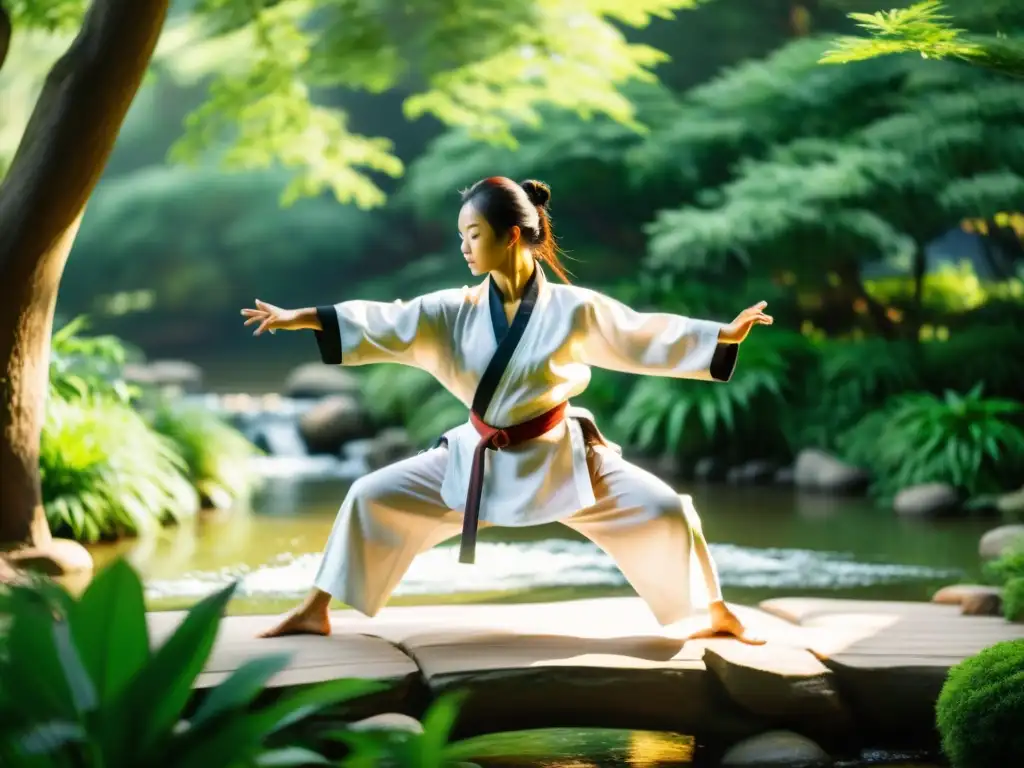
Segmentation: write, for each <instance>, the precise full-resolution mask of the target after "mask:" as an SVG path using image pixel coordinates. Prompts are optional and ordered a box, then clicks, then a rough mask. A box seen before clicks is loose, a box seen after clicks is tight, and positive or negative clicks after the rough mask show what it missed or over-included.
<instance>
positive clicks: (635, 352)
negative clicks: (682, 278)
mask: <svg viewBox="0 0 1024 768" xmlns="http://www.w3.org/2000/svg"><path fill="white" fill-rule="evenodd" d="M580 311H581V313H582V321H581V325H582V334H581V337H582V343H581V345H580V347H581V350H582V358H583V360H582V362H584V363H585V364H587V365H590V366H593V367H595V368H606V369H608V370H612V371H621V372H623V373H636V374H644V375H651V376H670V377H674V378H684V379H702V380H705V381H729V379H731V378H732V374H733V371H734V370H735V368H736V359H737V354H738V352H739V350H738V347H739V345H738V344H722V343H720V342H719V341H718V332H719V330H720V329H721V328H722V327H723V326H724V325H725V324H724V323H718V322H714V321H711V320H697V319H694V318H689V317H683V316H682V315H673V314H669V313H666V312H637V311H636V310H634V309H631V308H630V307H628V306H626V305H625V304H623V303H621V302H619V301H617V300H615V299H612V298H611V297H609V296H605V295H603V294H601V293H598V292H596V291H587V292H586V298H585V300H584V301H583V303H582V305H581V308H580Z"/></svg>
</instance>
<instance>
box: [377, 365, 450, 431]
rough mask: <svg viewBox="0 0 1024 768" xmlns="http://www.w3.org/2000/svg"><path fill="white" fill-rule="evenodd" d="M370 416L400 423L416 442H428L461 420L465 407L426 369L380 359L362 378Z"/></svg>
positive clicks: (379, 419) (383, 421) (390, 422)
mask: <svg viewBox="0 0 1024 768" xmlns="http://www.w3.org/2000/svg"><path fill="white" fill-rule="evenodd" d="M363 392H364V399H365V402H366V403H367V405H368V407H369V409H370V415H371V417H372V418H373V419H374V420H375V421H377V422H380V423H383V424H401V425H402V426H404V427H405V428H406V430H407V431H408V432H409V437H410V438H411V439H412V441H413V442H414V443H416V444H420V445H428V444H430V443H432V442H433V441H434V440H435V439H436V438H437V437H439V436H440V435H441V433H443V432H445V431H446V430H448V429H451V428H452V427H454V426H457V425H459V424H462V423H463V422H465V420H466V418H467V415H468V413H469V409H468V408H467V407H466V406H465V405H463V404H462V403H461V402H459V400H458V399H457V398H456V397H455V396H454V395H452V394H451V393H450V392H449V391H448V390H446V389H444V388H443V387H442V386H441V384H440V382H438V381H437V379H435V378H434V377H433V376H431V375H430V374H429V373H427V372H426V371H423V370H420V369H419V368H412V367H410V366H407V365H396V364H393V363H384V364H381V365H376V366H374V367H373V368H372V369H371V370H370V371H369V372H368V373H366V374H365V376H364V378H363Z"/></svg>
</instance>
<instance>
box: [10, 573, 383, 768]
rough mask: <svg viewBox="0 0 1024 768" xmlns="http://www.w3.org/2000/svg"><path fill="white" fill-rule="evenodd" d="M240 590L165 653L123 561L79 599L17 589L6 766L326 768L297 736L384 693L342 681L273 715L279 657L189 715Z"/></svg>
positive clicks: (244, 672)
mask: <svg viewBox="0 0 1024 768" xmlns="http://www.w3.org/2000/svg"><path fill="white" fill-rule="evenodd" d="M234 590H235V585H232V586H230V587H227V588H226V589H223V590H221V591H219V592H217V593H215V594H213V595H210V596H209V597H207V598H205V599H204V600H202V601H200V602H199V603H198V604H196V605H195V606H194V607H193V608H192V609H191V610H189V612H188V615H187V616H186V617H185V620H184V621H183V622H182V623H181V624H180V625H179V626H178V628H177V629H176V630H175V631H174V633H173V634H172V635H171V636H170V637H169V638H167V640H165V641H164V642H163V643H162V644H161V645H160V646H159V647H157V648H155V649H153V648H151V644H150V636H149V630H148V628H147V625H146V614H145V605H144V602H143V590H142V584H141V582H140V580H139V578H138V576H137V575H136V574H135V572H134V571H133V570H132V569H131V568H130V567H129V566H128V565H127V564H125V563H124V562H123V561H118V562H116V563H115V564H113V565H112V566H110V567H108V568H107V569H105V570H104V571H102V572H101V573H100V574H99V575H97V577H96V578H95V579H94V580H93V582H92V584H91V585H90V586H89V588H88V589H87V590H86V591H85V593H84V594H83V595H82V597H81V598H80V599H78V600H75V599H72V598H71V597H70V596H69V595H68V594H67V593H65V592H64V591H63V590H62V589H60V588H59V587H52V586H45V585H43V586H16V587H12V588H11V589H10V590H9V592H8V593H7V594H6V595H5V596H4V597H3V602H2V604H0V613H7V614H9V615H10V617H11V619H10V626H9V629H8V633H7V637H6V648H5V655H4V658H3V660H2V662H0V669H2V674H0V680H2V681H3V682H2V684H0V712H2V715H3V716H2V717H0V749H5V750H6V751H7V754H6V755H3V756H4V757H5V758H6V759H10V760H11V761H12V764H14V765H19V766H25V768H31V767H32V766H39V767H40V768H44V767H45V768H51V767H54V768H55V767H56V766H64V765H67V766H72V765H74V766H90V768H101V766H102V768H117V766H125V768H127V767H128V766H136V765H146V766H153V768H158V767H160V766H167V767H170V766H195V765H202V766H208V767H209V768H217V766H225V767H226V766H257V765H276V766H289V765H296V766H297V765H308V764H326V762H327V761H326V760H325V759H324V758H323V757H321V756H320V755H319V754H317V753H314V752H312V751H310V750H308V749H305V748H303V747H301V746H299V745H298V744H295V743H294V742H292V743H290V741H291V740H290V739H289V737H288V735H287V734H288V728H289V726H292V725H293V724H295V723H296V722H297V721H299V720H301V719H302V718H305V717H308V716H309V715H311V714H313V713H315V712H317V711H319V710H322V709H324V708H325V707H328V706H331V705H335V704H339V703H341V702H344V701H347V700H350V699H353V698H356V697H359V696H365V695H367V694H369V693H373V692H375V691H377V690H380V688H381V686H380V685H379V684H377V683H372V682H369V681H362V680H338V681H334V682H330V683H324V684H321V685H318V686H315V687H309V688H306V689H304V690H300V691H298V692H296V693H293V694H290V695H286V696H284V697H281V698H279V699H277V700H276V701H274V702H273V703H271V704H267V705H262V706H261V705H260V704H259V702H258V701H257V697H258V695H259V694H260V693H261V692H262V691H263V689H264V687H265V685H266V683H267V681H268V680H269V679H270V677H271V676H273V675H274V674H276V673H277V672H279V671H280V670H282V669H283V668H284V667H285V666H286V665H287V663H288V660H289V657H288V655H282V654H274V655H269V656H264V657H260V658H256V659H252V660H250V661H248V662H246V663H244V664H243V665H241V666H240V667H239V668H238V669H237V670H235V671H234V672H233V673H232V674H231V675H230V676H229V677H228V678H227V679H226V680H225V681H224V682H222V683H220V684H219V685H217V686H215V687H214V688H212V689H211V690H210V691H209V692H208V693H207V694H206V696H205V697H204V698H203V700H202V702H201V703H200V704H199V706H198V707H197V708H195V710H194V711H193V712H191V713H187V708H188V704H189V701H190V699H191V698H192V693H193V687H194V685H195V682H196V677H197V676H198V675H199V674H200V673H201V672H202V670H203V667H204V665H205V664H206V662H207V660H208V658H209V656H210V652H211V651H212V649H213V644H214V639H215V637H216V634H217V628H218V626H219V624H220V620H221V616H222V614H223V611H224V608H225V606H226V605H227V603H228V601H229V600H230V598H231V595H232V593H233V592H234ZM0 754H2V753H0ZM6 759H5V764H6Z"/></svg>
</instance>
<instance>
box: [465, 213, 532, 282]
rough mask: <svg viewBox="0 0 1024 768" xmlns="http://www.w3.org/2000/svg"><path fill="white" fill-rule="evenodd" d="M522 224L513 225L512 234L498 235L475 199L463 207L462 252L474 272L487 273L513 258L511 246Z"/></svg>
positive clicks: (477, 273)
mask: <svg viewBox="0 0 1024 768" xmlns="http://www.w3.org/2000/svg"><path fill="white" fill-rule="evenodd" d="M518 234H519V228H518V227H513V228H512V231H511V232H510V233H509V234H506V235H504V236H498V235H497V234H495V232H494V230H493V229H491V225H490V224H488V223H487V219H485V218H484V217H483V216H481V215H480V213H479V212H478V211H477V209H476V208H475V207H474V206H473V203H472V201H470V202H468V203H466V204H465V205H463V206H462V210H461V211H459V237H460V238H461V239H462V255H463V257H464V258H465V259H466V264H468V265H469V271H470V272H472V273H473V275H474V276H479V275H486V274H487V273H488V272H492V271H494V270H496V269H500V268H502V267H505V266H506V265H508V264H509V263H510V262H511V258H512V256H513V252H512V251H511V250H510V248H511V247H512V244H513V242H514V239H515V238H516V237H517V236H518Z"/></svg>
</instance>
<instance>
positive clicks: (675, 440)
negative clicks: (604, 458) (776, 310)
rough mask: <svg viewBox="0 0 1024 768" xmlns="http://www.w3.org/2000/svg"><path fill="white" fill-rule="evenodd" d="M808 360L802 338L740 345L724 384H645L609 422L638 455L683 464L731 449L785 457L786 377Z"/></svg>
mask: <svg viewBox="0 0 1024 768" xmlns="http://www.w3.org/2000/svg"><path fill="white" fill-rule="evenodd" d="M806 355H809V345H808V344H807V342H806V341H805V340H804V339H802V338H801V337H799V336H798V335H796V334H786V333H776V334H773V335H772V336H771V337H769V336H767V335H765V336H764V337H763V338H761V339H757V340H754V339H751V340H748V341H746V342H744V345H743V349H741V350H740V353H739V363H738V365H737V366H736V371H735V373H734V374H733V378H732V379H731V380H730V381H729V383H728V384H726V385H721V384H715V383H706V382H695V381H687V380H681V379H673V378H666V377H644V378H643V379H641V380H640V381H638V382H637V383H636V384H635V385H634V386H633V387H632V389H631V390H630V393H629V396H628V397H627V398H626V401H625V403H624V404H623V405H622V407H621V408H620V409H619V410H618V413H617V414H616V416H615V418H614V419H613V421H612V425H611V426H612V431H613V434H615V436H616V437H619V436H621V439H622V440H623V441H625V442H627V443H629V444H630V445H633V446H636V447H637V448H639V449H640V450H643V451H649V452H654V451H661V452H664V453H666V454H675V455H682V456H684V457H687V458H697V457H698V456H700V455H702V454H707V453H713V452H717V451H720V450H728V451H732V450H734V449H735V448H736V446H742V447H744V448H754V449H756V450H758V451H759V452H758V454H757V455H756V456H757V457H764V456H766V455H769V454H771V453H779V452H782V451H786V450H788V444H787V440H786V439H785V438H784V436H783V423H782V419H781V418H780V414H781V413H782V412H783V411H784V410H785V408H786V407H787V401H788V400H790V399H791V398H792V397H793V396H794V395H793V386H792V385H793V379H794V377H793V376H792V375H791V373H792V371H793V369H794V367H796V366H798V365H799V363H800V361H802V360H803V358H804V357H805V356H806ZM748 438H749V439H748ZM736 458H740V459H743V458H751V456H746V455H743V456H737V457H736Z"/></svg>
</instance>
